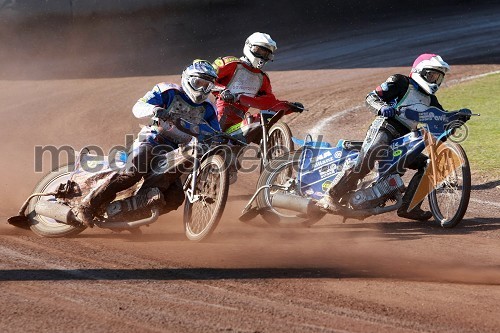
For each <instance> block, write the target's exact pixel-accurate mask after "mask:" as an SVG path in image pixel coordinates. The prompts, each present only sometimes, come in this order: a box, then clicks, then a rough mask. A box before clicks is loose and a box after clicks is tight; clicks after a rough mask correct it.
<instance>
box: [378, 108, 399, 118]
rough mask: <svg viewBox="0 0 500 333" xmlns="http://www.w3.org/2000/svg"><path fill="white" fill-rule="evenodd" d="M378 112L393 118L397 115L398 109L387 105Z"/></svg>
mask: <svg viewBox="0 0 500 333" xmlns="http://www.w3.org/2000/svg"><path fill="white" fill-rule="evenodd" d="M378 114H379V115H381V116H383V117H386V118H392V117H394V116H395V115H396V109H395V108H393V107H392V106H387V105H386V106H383V107H382V108H381V109H380V110H379V112H378Z"/></svg>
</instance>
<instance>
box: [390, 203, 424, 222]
mask: <svg viewBox="0 0 500 333" xmlns="http://www.w3.org/2000/svg"><path fill="white" fill-rule="evenodd" d="M409 205H410V203H409V202H408V203H406V204H405V203H404V202H403V204H402V205H401V207H399V209H398V216H399V217H404V218H405V219H409V220H416V221H427V220H428V219H430V218H431V217H432V213H431V212H429V211H425V210H423V209H422V208H420V206H421V205H422V202H421V203H419V204H418V205H416V206H415V208H413V209H412V210H410V211H407V210H408V206H409Z"/></svg>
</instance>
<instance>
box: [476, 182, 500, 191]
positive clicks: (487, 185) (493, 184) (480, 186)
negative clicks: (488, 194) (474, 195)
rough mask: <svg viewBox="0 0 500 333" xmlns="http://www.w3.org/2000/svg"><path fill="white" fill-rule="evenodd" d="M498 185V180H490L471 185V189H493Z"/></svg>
mask: <svg viewBox="0 0 500 333" xmlns="http://www.w3.org/2000/svg"><path fill="white" fill-rule="evenodd" d="M499 186H500V180H492V181H490V182H486V183H484V184H476V185H472V187H471V189H472V190H490V189H493V188H495V187H499Z"/></svg>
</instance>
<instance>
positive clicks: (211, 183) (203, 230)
mask: <svg viewBox="0 0 500 333" xmlns="http://www.w3.org/2000/svg"><path fill="white" fill-rule="evenodd" d="M228 191H229V173H228V170H227V166H226V165H225V162H224V159H223V158H222V156H220V155H213V156H210V157H208V158H207V159H206V160H204V161H203V162H202V163H201V166H200V169H199V173H198V176H197V178H196V184H195V191H194V194H195V196H197V198H198V200H196V201H194V202H190V201H189V198H186V203H185V205H184V231H185V234H186V237H187V238H188V239H189V240H192V241H198V242H199V241H202V240H204V239H206V238H207V237H209V236H210V235H211V234H212V233H213V232H214V230H215V228H217V225H218V224H219V221H220V219H221V217H222V213H223V212H224V208H225V206H226V201H227V194H228Z"/></svg>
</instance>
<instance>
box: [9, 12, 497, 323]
mask: <svg viewBox="0 0 500 333" xmlns="http://www.w3.org/2000/svg"><path fill="white" fill-rule="evenodd" d="M497 22H498V20H497ZM483 37H484V40H482V41H483V42H484V41H487V40H488V36H483ZM489 38H490V39H494V38H495V36H490V37H489ZM445 45H447V46H449V47H450V48H451V49H452V51H450V52H451V53H453V52H455V53H454V54H455V55H457V54H458V53H459V52H460V51H459V50H458V49H453V48H452V46H453V43H452V42H448V44H445ZM443 48H444V47H443ZM320 49H321V48H320V47H319V50H320ZM325 52H326V51H325ZM381 53H382V54H384V53H385V52H381ZM286 54H287V53H286V52H284V54H283V57H284V58H285V59H286ZM385 54H386V53H385ZM499 69H500V64H499V63H496V64H495V63H493V64H477V65H457V66H453V74H452V77H450V79H458V78H461V77H465V76H469V75H475V74H481V73H486V72H491V71H495V70H499ZM407 70H408V67H391V68H382V67H381V68H352V69H334V68H332V69H321V70H307V71H273V72H271V73H270V75H271V79H272V81H273V83H274V90H275V92H276V94H277V95H278V96H279V97H281V98H283V99H288V100H300V101H302V102H303V103H304V104H305V105H306V106H307V107H308V108H309V109H310V111H309V112H308V113H306V114H302V115H293V116H288V119H287V122H288V123H289V124H290V126H291V128H292V130H293V132H294V134H295V135H296V136H298V137H302V136H304V135H305V134H307V133H308V131H310V130H311V129H312V128H313V127H314V126H315V125H317V124H318V123H320V122H321V121H322V120H323V121H324V119H326V118H327V117H329V116H330V115H332V114H334V113H337V112H340V111H342V110H345V109H348V108H351V107H355V106H357V105H362V103H363V100H364V96H365V95H366V93H367V92H368V91H370V90H371V89H373V87H374V86H376V85H377V84H379V83H380V82H382V81H383V80H385V78H386V77H387V76H388V75H390V74H392V73H396V72H406V71H407ZM163 80H167V81H173V82H176V81H177V80H178V75H175V76H169V77H164V76H162V77H160V76H157V77H131V78H110V79H75V80H45V81H30V80H27V81H1V80H0V105H3V107H2V110H1V114H2V118H3V125H4V126H3V129H2V132H1V135H2V142H3V144H4V145H3V147H2V148H1V156H2V159H1V160H0V170H2V178H1V183H0V184H1V188H0V198H1V200H2V205H1V210H0V215H1V216H3V217H4V218H3V219H2V220H3V221H5V217H6V216H9V215H14V214H15V213H16V212H17V209H18V208H19V206H20V204H21V203H22V201H23V200H24V198H25V197H26V196H27V195H29V193H30V192H31V190H32V188H33V187H34V185H35V184H36V181H37V180H38V179H40V178H41V176H42V174H40V173H34V172H33V168H34V166H33V147H34V146H35V145H42V146H44V145H49V144H53V145H57V146H59V145H62V144H67V145H71V146H73V147H75V148H76V149H79V148H81V147H82V146H83V145H86V144H97V145H101V146H102V147H103V148H104V149H108V148H109V147H111V146H112V145H114V144H124V133H135V132H137V130H138V123H139V122H138V121H137V120H135V119H134V118H133V116H132V115H131V113H130V111H129V110H130V107H131V106H132V105H133V103H134V102H135V100H136V99H137V98H138V97H141V96H142V95H143V93H144V92H145V91H146V90H147V89H149V88H150V87H152V86H153V85H154V84H155V83H157V82H159V81H163ZM370 119H371V116H370V114H369V113H368V112H366V110H365V109H364V108H361V109H359V110H356V111H354V112H352V113H349V114H346V115H345V116H342V117H339V118H337V119H336V120H335V122H333V123H331V124H326V125H325V127H324V129H323V134H324V135H325V138H326V139H327V140H329V141H335V140H337V139H339V138H362V137H363V134H364V131H365V129H366V126H367V124H369V122H370ZM49 169H50V166H49V165H47V164H44V172H47V171H48V170H49ZM255 182H256V174H255V173H254V174H248V175H242V176H241V177H240V179H239V180H238V182H237V183H236V184H235V185H233V186H232V187H231V190H230V197H229V202H228V205H227V207H226V211H225V213H224V216H223V218H222V221H221V223H220V225H219V227H218V229H217V230H216V232H215V234H214V236H213V237H212V238H211V239H210V240H209V241H208V242H205V243H200V244H198V243H190V242H188V241H187V240H185V238H184V234H183V229H182V222H181V221H182V215H181V214H182V212H181V211H176V212H174V213H171V214H168V215H167V216H163V217H161V218H160V220H159V221H158V222H156V223H155V224H153V225H152V226H151V227H149V228H143V229H144V231H143V232H144V234H143V236H142V237H133V236H131V235H129V234H127V233H112V232H110V231H108V230H103V229H95V228H94V229H92V230H86V231H85V232H83V233H82V234H81V235H79V236H78V237H75V238H70V239H44V238H39V237H36V236H35V235H34V234H32V233H31V232H29V231H23V230H21V229H16V228H14V227H12V226H10V225H7V224H6V223H2V224H1V225H0V239H1V245H0V254H1V258H2V259H1V260H0V301H1V302H0V311H1V313H2V315H1V316H0V331H2V332H20V331H23V332H34V331H37V332H54V331H57V332H130V331H140V332H168V331H173V332H212V331H227V332H235V331H236V332H498V330H499V328H500V317H499V316H498V312H499V310H500V255H499V254H500V213H499V211H498V205H499V201H500V193H499V192H500V189H499V188H498V187H495V186H488V184H486V185H484V184H483V183H482V180H481V181H480V182H478V181H476V180H475V181H474V185H475V189H474V191H473V194H472V199H473V200H472V201H471V204H470V207H469V210H468V212H467V214H466V216H465V219H464V221H463V222H462V223H461V224H460V225H459V226H458V227H456V228H455V229H452V230H445V229H442V228H440V227H437V226H436V225H434V224H432V223H431V222H429V223H417V222H411V221H403V220H401V219H399V218H398V217H397V216H396V215H395V214H391V213H389V214H385V215H382V216H379V217H374V218H369V219H367V220H365V221H355V220H348V221H347V222H346V223H342V221H341V220H340V219H338V218H336V217H325V218H324V219H323V220H322V221H321V222H320V223H318V224H317V225H315V226H313V227H312V228H307V229H277V228H271V227H269V226H268V225H267V224H266V223H265V222H264V221H262V220H260V219H257V220H256V221H255V222H254V223H252V225H246V224H243V223H241V222H239V221H238V220H237V217H238V215H239V212H240V211H241V209H242V208H243V206H244V204H245V203H246V201H247V200H248V198H249V196H250V195H251V193H252V190H253V188H254V186H255Z"/></svg>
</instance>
